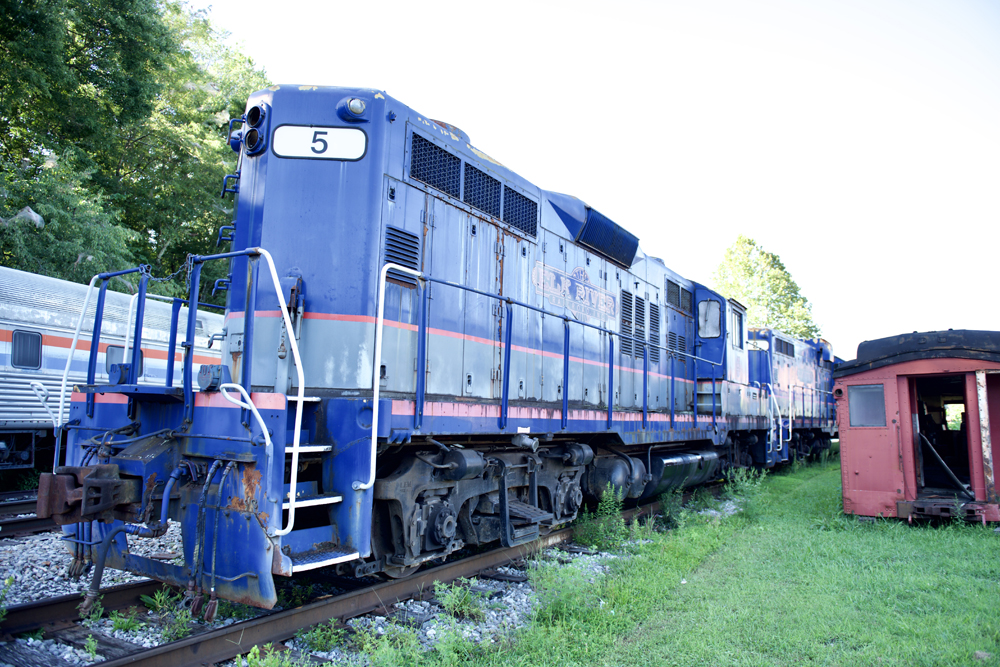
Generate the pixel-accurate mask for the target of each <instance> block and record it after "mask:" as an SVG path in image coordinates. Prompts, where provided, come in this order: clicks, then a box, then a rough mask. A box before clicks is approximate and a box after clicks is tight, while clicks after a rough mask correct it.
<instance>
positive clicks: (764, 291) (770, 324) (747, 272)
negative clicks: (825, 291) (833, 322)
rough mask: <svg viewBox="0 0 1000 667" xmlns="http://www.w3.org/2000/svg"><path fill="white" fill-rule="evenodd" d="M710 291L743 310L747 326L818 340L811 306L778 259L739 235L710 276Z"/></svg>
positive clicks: (749, 239) (751, 240)
mask: <svg viewBox="0 0 1000 667" xmlns="http://www.w3.org/2000/svg"><path fill="white" fill-rule="evenodd" d="M712 280H713V287H714V288H715V290H716V291H718V292H719V293H720V294H722V295H723V296H725V297H726V298H729V299H736V300H737V301H739V302H740V303H742V304H743V305H744V306H746V308H747V321H748V322H749V324H750V326H756V327H767V328H771V329H778V330H780V331H784V332H785V333H789V334H792V335H794V336H798V337H800V338H818V337H819V335H820V330H819V327H818V326H816V323H815V322H813V317H812V304H810V303H809V301H808V300H807V299H806V298H805V297H804V296H802V295H801V294H800V293H799V286H798V285H797V284H796V283H795V281H794V280H792V276H791V274H790V273H788V269H786V268H785V265H784V264H782V262H781V258H779V257H778V256H777V255H775V254H773V253H770V252H767V251H766V250H764V249H763V248H762V247H760V246H759V245H757V242H756V241H754V240H753V239H751V238H748V237H746V236H743V235H742V234H740V235H739V236H738V237H736V242H735V243H734V244H733V245H731V246H729V248H727V249H726V254H725V256H724V257H723V260H722V263H721V264H719V266H718V268H717V269H716V270H715V273H713V274H712Z"/></svg>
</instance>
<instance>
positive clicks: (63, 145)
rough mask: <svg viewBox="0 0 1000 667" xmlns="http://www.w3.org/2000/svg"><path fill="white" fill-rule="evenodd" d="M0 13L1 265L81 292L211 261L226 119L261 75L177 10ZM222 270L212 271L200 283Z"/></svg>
mask: <svg viewBox="0 0 1000 667" xmlns="http://www.w3.org/2000/svg"><path fill="white" fill-rule="evenodd" d="M0 9H2V11H3V15H4V21H3V22H0V137H2V139H0V265H4V266H11V267H17V268H21V269H24V270H28V271H33V272H38V273H44V274H47V275H52V276H56V277H60V278H65V279H71V280H82V281H84V282H85V281H87V280H89V278H90V276H91V275H93V274H94V273H97V272H99V271H104V270H110V269H121V268H126V267H128V266H135V265H136V264H138V263H143V264H150V265H151V267H152V273H153V275H154V276H166V275H169V274H171V273H173V272H174V271H176V270H177V269H179V268H181V267H182V266H183V265H184V262H185V258H186V256H187V255H188V254H189V253H195V254H209V253H212V252H215V251H216V247H215V240H216V232H217V230H218V228H219V227H221V226H222V225H225V224H228V223H229V222H230V220H231V219H232V203H231V201H227V202H223V201H222V200H221V199H220V198H219V191H220V185H221V182H222V177H223V175H224V174H226V173H231V172H232V171H233V170H234V169H235V163H236V155H234V154H233V152H232V150H231V149H230V148H229V146H228V144H227V141H226V139H227V137H226V130H227V128H228V121H229V118H230V117H233V116H236V117H238V116H239V115H240V114H242V111H243V106H244V104H245V101H246V98H247V97H248V95H249V94H250V93H251V92H253V91H254V90H258V89H260V88H264V87H266V86H267V85H269V82H268V81H267V78H266V76H265V74H264V73H263V72H262V71H259V70H258V69H256V68H255V66H254V64H253V61H252V60H250V59H249V58H248V57H246V56H245V55H243V54H242V53H241V52H240V51H239V49H236V48H233V47H230V46H227V45H226V44H225V38H226V35H225V34H223V33H220V32H218V31H217V30H216V29H215V28H213V26H212V25H211V23H210V22H209V20H208V18H207V15H206V13H205V12H204V11H193V10H191V9H189V8H188V7H187V6H186V5H185V4H184V3H181V2H169V1H168V2H161V1H160V0H0ZM26 207H27V208H26ZM26 210H28V211H31V212H33V213H24V214H22V213H21V212H23V211H26ZM34 213H37V214H40V215H41V218H37V217H36V216H34ZM39 222H41V224H39ZM225 272H226V267H225V266H224V265H223V264H222V263H219V262H215V263H212V264H211V265H209V266H206V269H205V272H204V274H203V279H204V281H205V283H206V284H209V285H210V284H211V282H212V281H213V280H214V279H215V278H219V277H222V276H224V275H225ZM150 289H151V290H153V291H156V292H159V293H163V294H169V295H178V294H185V293H186V291H187V290H186V285H184V284H183V281H182V280H181V281H172V282H168V283H155V284H152V285H150ZM203 294H205V295H206V297H207V296H208V291H207V290H203Z"/></svg>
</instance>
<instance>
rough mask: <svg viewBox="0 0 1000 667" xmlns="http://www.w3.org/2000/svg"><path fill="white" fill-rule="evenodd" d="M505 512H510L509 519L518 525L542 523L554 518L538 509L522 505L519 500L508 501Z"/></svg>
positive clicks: (549, 513) (550, 513)
mask: <svg viewBox="0 0 1000 667" xmlns="http://www.w3.org/2000/svg"><path fill="white" fill-rule="evenodd" d="M507 510H508V512H510V518H511V519H514V520H516V522H517V523H520V524H524V523H541V522H542V521H551V520H552V519H553V518H554V517H553V516H552V512H546V511H545V510H543V509H539V508H538V507H534V506H532V505H529V504H527V503H522V502H521V501H520V500H511V501H509V504H508V506H507Z"/></svg>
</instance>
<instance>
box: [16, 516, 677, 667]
mask: <svg viewBox="0 0 1000 667" xmlns="http://www.w3.org/2000/svg"><path fill="white" fill-rule="evenodd" d="M657 509H658V504H656V503H654V504H652V505H646V506H643V507H639V508H636V509H633V510H629V511H627V512H626V513H625V516H626V519H627V520H633V519H635V518H637V517H639V516H646V515H649V514H651V513H652V512H655V511H656V510H657ZM572 535H573V530H572V529H571V528H565V529H563V530H559V531H555V532H552V533H549V534H548V535H545V536H543V537H541V538H539V539H537V540H535V541H534V542H531V543H529V544H525V545H521V546H518V547H510V548H501V549H494V550H492V551H488V552H485V553H482V554H477V555H474V556H470V557H467V558H463V559H461V560H457V561H454V562H450V563H445V564H444V565H439V566H437V567H434V568H430V569H425V570H421V571H419V572H417V573H415V574H414V575H412V576H410V577H408V578H406V579H392V580H389V581H384V582H381V583H378V584H375V585H374V586H363V587H360V588H358V589H357V590H352V591H349V592H347V593H344V594H342V595H336V596H332V597H331V596H326V597H322V598H320V599H318V600H315V601H313V602H310V603H308V604H305V605H302V606H300V607H296V608H293V609H287V610H283V611H278V612H273V613H266V614H264V615H262V616H258V617H257V618H254V619H251V620H248V621H243V622H240V623H233V624H232V625H228V626H225V627H221V628H216V629H209V630H202V631H200V632H199V633H198V634H194V635H192V636H189V637H186V638H184V639H181V640H179V641H175V642H171V643H168V644H161V645H160V646H157V647H154V648H151V649H143V648H142V647H139V646H137V645H134V644H129V643H128V642H124V641H122V640H119V639H115V638H112V637H104V636H102V635H100V634H99V633H97V632H91V631H90V630H88V629H86V628H83V627H82V626H80V625H78V624H77V621H78V620H79V614H78V612H77V606H78V605H79V604H80V602H81V601H82V599H83V596H82V595H81V594H74V595H66V596H63V597H60V598H53V599H51V600H43V601H40V602H33V603H29V604H23V605H15V606H12V607H10V608H9V609H8V613H7V617H6V619H5V620H4V621H3V623H0V632H2V633H3V634H5V635H8V636H11V635H18V634H22V633H27V632H36V631H38V630H42V631H44V633H45V636H46V637H47V638H48V637H50V638H54V639H58V640H60V641H62V642H63V643H66V644H69V645H71V646H80V647H82V646H83V645H84V643H85V642H86V640H87V638H88V637H90V636H91V635H93V636H94V638H95V639H96V640H97V643H98V646H97V653H99V654H101V655H103V656H105V657H106V658H108V660H106V661H105V662H103V663H100V664H101V665H102V667H120V666H124V665H138V666H140V667H178V666H181V665H211V664H212V663H217V662H222V661H225V660H230V659H232V658H235V657H237V656H239V655H242V654H244V653H247V652H248V651H249V650H250V649H251V648H253V647H254V646H260V645H262V644H267V643H272V644H275V645H279V644H281V643H282V642H284V641H286V640H288V639H290V638H291V637H293V636H294V635H295V633H296V632H297V631H298V630H300V629H303V628H308V627H310V626H313V625H317V624H319V623H326V622H328V621H329V620H330V619H332V618H337V619H340V620H341V621H344V620H347V619H349V618H354V617H356V616H362V615H364V614H367V613H369V612H372V611H375V610H377V609H384V608H387V607H389V606H391V605H393V604H394V603H396V602H399V601H403V600H408V599H413V598H421V597H422V598H429V597H430V596H431V595H433V591H434V582H436V581H440V582H446V583H450V582H453V581H455V580H456V579H460V578H470V577H475V576H483V575H484V573H485V574H486V575H487V576H495V577H497V578H503V577H502V576H499V575H491V573H490V571H491V570H494V569H495V568H498V567H502V566H506V565H509V564H511V563H514V562H516V561H518V560H520V559H523V558H524V557H525V556H528V555H530V554H533V553H536V552H538V551H540V550H541V549H544V548H546V547H550V546H553V545H556V544H559V543H561V542H565V541H568V540H569V539H571V538H572ZM160 587H161V584H160V583H159V582H155V581H144V582H139V583H135V584H129V585H124V586H117V587H114V588H108V589H104V590H103V591H102V594H103V598H102V604H103V606H104V609H105V610H106V611H109V612H110V611H112V610H125V609H128V608H129V607H141V605H142V602H141V599H140V596H142V595H150V596H151V595H153V593H154V592H155V591H156V590H158V589H159V588H160ZM22 649H23V647H21V646H18V647H16V648H15V647H14V646H13V645H12V644H10V643H8V644H7V645H6V646H0V662H8V663H11V664H13V665H29V664H38V661H39V660H42V661H43V662H45V663H47V664H57V662H56V661H54V660H53V659H52V656H51V655H49V654H47V653H45V654H42V653H40V654H39V655H38V656H33V655H25V654H24V652H23V650H22ZM29 653H30V651H29ZM43 659H44V660H43Z"/></svg>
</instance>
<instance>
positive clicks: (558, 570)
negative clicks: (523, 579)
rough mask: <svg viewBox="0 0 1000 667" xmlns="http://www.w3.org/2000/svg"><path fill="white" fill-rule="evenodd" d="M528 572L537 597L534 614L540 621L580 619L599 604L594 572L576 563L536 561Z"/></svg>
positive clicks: (549, 622)
mask: <svg viewBox="0 0 1000 667" xmlns="http://www.w3.org/2000/svg"><path fill="white" fill-rule="evenodd" d="M528 576H529V578H530V580H531V585H532V586H533V587H534V589H535V595H536V596H537V597H538V607H537V608H536V611H535V618H536V620H537V621H539V622H541V623H546V624H550V625H551V624H557V623H566V622H570V621H573V620H580V619H583V618H586V617H587V616H588V615H589V614H590V613H592V611H593V610H594V609H599V608H600V607H601V599H600V596H599V594H598V591H599V588H598V587H596V586H594V575H592V574H586V573H584V572H583V571H581V570H580V569H578V568H576V567H572V566H568V567H560V566H556V565H546V564H540V565H539V566H538V567H536V568H533V569H531V570H529V571H528Z"/></svg>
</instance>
